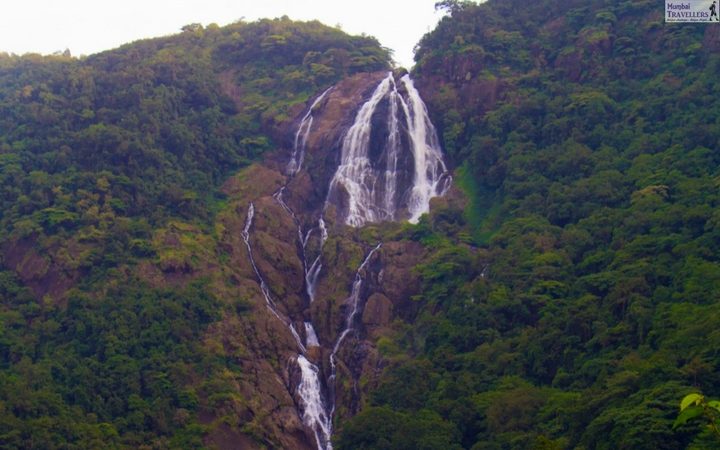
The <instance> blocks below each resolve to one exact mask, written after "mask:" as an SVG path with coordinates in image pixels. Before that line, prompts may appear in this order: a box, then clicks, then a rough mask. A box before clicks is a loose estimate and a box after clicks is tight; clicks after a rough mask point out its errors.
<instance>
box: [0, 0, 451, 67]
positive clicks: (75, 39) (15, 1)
mask: <svg viewBox="0 0 720 450" xmlns="http://www.w3.org/2000/svg"><path fill="white" fill-rule="evenodd" d="M435 2H436V0H112V1H111V0H0V51H5V52H9V53H17V54H22V53H27V52H35V53H43V54H48V53H53V52H56V51H63V50H65V49H66V48H67V49H70V51H71V52H72V54H73V55H76V56H78V55H89V54H92V53H96V52H99V51H102V50H108V49H111V48H115V47H118V46H120V45H121V44H125V43H128V42H132V41H134V40H137V39H142V38H148V37H155V36H164V35H168V34H174V33H176V32H179V30H180V27H182V26H183V25H186V24H189V23H194V22H199V23H202V24H203V25H207V24H210V23H217V24H218V25H226V24H228V23H231V22H235V21H237V20H238V19H240V18H244V19H245V20H247V21H250V20H255V19H258V18H263V17H269V18H274V17H280V16H283V15H287V16H289V17H290V18H292V19H296V20H312V19H318V20H320V21H321V22H323V23H326V24H328V25H340V26H341V27H342V29H343V30H345V31H346V32H348V33H350V34H360V33H366V34H369V35H372V36H375V37H376V38H378V40H379V41H380V43H381V44H382V45H384V46H385V47H389V48H391V49H393V50H394V51H395V59H396V60H397V61H398V62H399V63H400V65H404V66H407V67H408V68H409V67H410V66H411V65H412V62H413V60H412V49H413V46H414V45H415V44H416V43H417V42H418V40H419V39H420V38H421V37H422V35H423V34H425V33H426V32H428V31H429V30H430V29H432V27H434V26H435V24H436V23H437V21H438V19H439V18H440V16H441V14H440V13H437V12H435V9H434V4H435Z"/></svg>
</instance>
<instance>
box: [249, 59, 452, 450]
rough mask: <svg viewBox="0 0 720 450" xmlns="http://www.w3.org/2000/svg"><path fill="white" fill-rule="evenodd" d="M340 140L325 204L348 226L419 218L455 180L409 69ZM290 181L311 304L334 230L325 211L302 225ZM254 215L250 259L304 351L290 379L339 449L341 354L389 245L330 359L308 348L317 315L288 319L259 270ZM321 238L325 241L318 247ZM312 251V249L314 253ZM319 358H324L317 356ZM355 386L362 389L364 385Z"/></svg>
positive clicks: (325, 440)
mask: <svg viewBox="0 0 720 450" xmlns="http://www.w3.org/2000/svg"><path fill="white" fill-rule="evenodd" d="M331 89H332V88H330V89H327V90H326V91H325V92H323V93H322V94H321V95H319V96H318V97H317V98H316V99H315V100H314V101H313V102H312V104H311V105H310V108H309V109H308V111H307V112H306V113H305V115H304V116H303V117H302V119H301V120H300V123H299V125H298V129H297V131H296V133H295V139H294V142H293V151H292V154H291V158H290V161H289V162H288V165H287V167H286V172H287V174H288V175H289V177H290V178H292V177H293V176H294V175H296V174H297V173H298V171H299V170H301V168H302V165H303V161H304V158H305V153H306V150H307V143H308V138H309V136H310V132H311V130H312V126H313V121H314V116H313V114H314V113H315V112H316V110H317V107H318V105H320V104H321V102H322V101H323V99H324V98H325V97H326V96H327V94H328V93H329V92H330V90H331ZM340 145H341V151H340V162H339V165H338V167H337V169H336V170H335V173H334V175H333V177H332V179H331V181H330V185H329V188H328V193H327V198H326V201H325V208H327V206H328V205H329V204H331V203H332V204H334V205H335V206H336V207H337V208H338V213H339V218H340V220H343V221H344V222H345V223H346V224H347V225H350V226H353V227H359V226H362V225H364V224H366V223H369V222H378V221H385V220H410V221H411V222H417V220H418V219H419V218H420V216H421V215H422V214H424V213H426V212H428V210H429V203H430V199H431V198H432V197H435V196H439V195H443V194H444V193H445V191H446V190H447V188H448V186H449V185H450V181H451V179H450V176H449V173H448V170H447V167H446V166H445V163H444V162H443V156H442V152H441V149H440V144H439V140H438V136H437V132H436V131H435V128H434V127H433V125H432V123H431V121H430V118H429V116H428V112H427V108H426V107H425V104H424V103H423V101H422V99H421V98H420V95H419V93H418V91H417V90H416V89H415V87H414V85H413V82H412V80H411V79H410V77H409V76H408V75H405V76H403V77H402V78H400V79H399V80H398V81H396V80H395V77H394V76H393V74H392V73H389V74H388V75H387V77H385V78H384V79H383V80H382V81H381V82H380V83H379V84H378V85H377V86H376V87H375V89H374V90H373V92H372V94H371V95H370V98H369V99H368V100H367V101H365V102H364V103H363V104H362V105H361V106H360V108H359V110H358V112H357V113H356V115H355V119H354V122H353V123H352V125H351V126H350V127H349V128H348V130H347V131H346V133H345V134H344V136H343V138H342V140H341V143H340ZM286 187H287V184H285V185H284V186H282V187H281V188H280V189H278V190H277V191H276V192H275V193H274V194H273V198H274V199H275V200H276V201H277V203H278V204H279V205H280V206H281V207H282V209H283V211H285V212H286V213H287V214H289V215H290V216H291V217H292V220H293V222H294V224H295V226H296V227H297V242H298V246H297V247H298V256H299V257H300V258H302V264H303V270H304V276H305V278H304V282H305V283H304V284H305V293H306V305H305V306H306V307H308V306H309V305H310V304H312V303H313V302H314V301H315V296H316V287H317V283H318V279H319V276H320V273H321V271H322V269H323V264H322V253H323V247H324V245H325V243H326V242H327V240H328V230H327V227H326V224H325V221H324V219H323V214H321V215H320V217H319V218H318V221H317V225H311V226H310V227H309V229H307V230H306V231H305V232H304V231H303V223H302V222H301V219H300V218H299V217H298V216H297V215H296V214H295V213H294V211H293V210H292V208H291V207H290V206H289V205H288V204H287V203H285V201H284V199H283V194H284V192H285V189H286ZM323 212H324V209H323ZM254 214H255V207H254V205H253V203H250V205H249V207H248V214H247V221H246V223H245V227H244V229H243V231H242V237H243V240H244V241H245V245H246V247H247V250H248V255H249V258H250V262H251V265H252V268H253V270H254V272H255V276H256V277H257V280H258V282H259V284H260V290H261V292H262V294H263V296H264V298H265V302H266V304H267V307H268V309H270V311H271V312H272V314H273V315H274V316H275V317H277V318H278V319H279V320H280V321H282V322H283V323H284V324H285V325H286V326H287V328H288V330H289V331H290V333H291V334H292V335H293V338H294V339H295V341H296V343H297V349H298V355H297V358H293V359H292V361H293V362H294V363H297V366H298V368H299V370H300V381H299V383H298V384H297V385H295V386H288V389H289V390H290V391H291V393H294V395H296V397H295V398H296V399H297V402H298V409H299V412H300V414H301V418H302V421H303V423H304V424H305V425H306V426H307V427H308V428H309V429H310V430H312V433H313V435H314V437H315V441H316V445H317V448H318V449H319V450H332V443H331V437H332V432H333V423H332V420H333V416H334V413H335V409H336V400H335V388H336V379H337V362H338V354H339V352H340V350H341V349H342V348H343V345H344V343H345V341H346V340H347V338H348V336H349V335H351V334H352V333H354V332H356V330H357V326H358V317H359V315H361V313H362V309H363V301H362V299H361V295H362V291H363V289H362V288H363V283H364V281H365V278H366V274H367V266H368V265H369V264H370V261H371V259H372V257H373V255H374V254H375V253H376V252H377V251H378V250H379V249H380V247H381V245H382V244H381V243H380V244H378V245H377V246H375V247H374V248H372V249H371V250H370V251H369V252H368V253H367V255H366V256H365V258H364V259H363V261H362V263H361V264H360V266H359V267H358V268H357V271H356V272H355V277H354V279H353V282H352V286H351V289H350V294H349V296H348V297H347V299H346V300H345V305H346V308H345V309H344V311H345V317H344V321H343V328H342V329H341V330H339V333H338V334H337V337H336V339H335V341H334V342H333V345H332V348H331V350H330V352H329V356H328V353H327V352H325V353H324V355H325V358H328V359H323V356H322V355H323V352H315V351H313V352H310V353H308V348H311V347H312V348H315V347H320V340H319V339H318V335H317V333H316V332H315V328H314V326H313V322H312V319H311V318H309V317H307V316H306V317H304V318H303V319H302V321H301V320H299V318H298V317H294V318H288V317H285V316H284V315H283V314H282V313H281V312H280V311H278V309H277V306H276V303H275V301H274V300H273V298H272V296H271V292H270V289H269V288H268V286H267V284H266V283H265V280H264V278H263V276H262V274H261V273H260V271H259V270H258V267H257V265H256V263H255V260H254V256H253V252H252V245H251V243H250V231H251V228H252V224H253V218H254ZM311 238H312V239H317V241H315V240H313V241H312V242H313V245H312V246H311V247H310V249H309V246H308V244H309V242H310V241H311ZM315 242H317V243H319V245H318V246H317V247H316V246H315ZM315 252H317V254H315ZM309 253H312V257H311V256H310V255H309ZM303 315H306V313H303ZM295 323H297V324H302V327H304V329H303V330H301V331H303V332H304V339H302V338H301V337H300V334H299V333H298V331H297V330H296V328H295ZM318 355H320V356H318ZM318 357H319V358H321V361H316V360H315V358H318ZM311 360H312V361H311ZM322 361H327V362H329V367H328V368H327V369H326V371H325V375H327V378H324V377H323V372H322V371H321V370H320V367H322ZM355 381H357V380H355ZM353 392H354V393H355V394H357V385H355V387H354V391H353Z"/></svg>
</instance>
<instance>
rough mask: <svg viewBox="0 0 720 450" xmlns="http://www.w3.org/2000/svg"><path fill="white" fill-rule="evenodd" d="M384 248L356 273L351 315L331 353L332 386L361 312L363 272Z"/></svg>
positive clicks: (373, 250) (371, 253)
mask: <svg viewBox="0 0 720 450" xmlns="http://www.w3.org/2000/svg"><path fill="white" fill-rule="evenodd" d="M381 246H382V243H379V244H378V245H377V246H376V247H375V248H373V249H372V250H370V252H368V254H367V256H366V257H365V259H364V260H363V262H362V264H360V267H358V269H357V271H356V272H355V280H354V281H353V285H352V290H351V291H350V297H348V298H347V303H349V304H350V314H348V315H346V316H345V328H344V329H343V330H342V332H341V333H340V336H339V337H338V338H337V340H336V341H335V345H334V346H333V349H332V353H330V381H331V383H330V384H331V385H334V384H335V378H336V359H337V353H338V352H339V351H340V346H341V345H342V343H343V341H344V340H345V338H346V337H347V335H348V334H350V332H352V331H353V329H354V325H355V320H356V316H357V315H358V312H359V311H360V294H361V288H362V284H363V276H362V273H363V270H364V269H365V266H367V265H368V263H369V262H370V258H372V256H373V254H375V252H376V251H378V250H379V249H380V247H381ZM334 413H335V402H334V401H333V404H332V408H331V411H330V417H332V416H333V414H334Z"/></svg>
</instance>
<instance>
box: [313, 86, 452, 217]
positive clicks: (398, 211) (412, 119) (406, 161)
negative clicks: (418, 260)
mask: <svg viewBox="0 0 720 450" xmlns="http://www.w3.org/2000/svg"><path fill="white" fill-rule="evenodd" d="M400 85H401V88H400V89H398V85H397V83H396V82H395V78H394V76H393V74H392V73H389V74H388V76H387V77H386V78H385V79H383V80H382V81H381V82H380V84H379V85H378V86H377V88H375V91H374V92H373V93H372V95H371V97H370V99H369V100H368V101H367V102H365V104H363V105H362V107H361V108H360V110H359V111H358V113H357V115H356V116H355V121H354V123H353V124H352V126H351V127H350V128H349V129H348V131H347V133H346V134H345V138H344V139H343V141H342V151H341V158H340V164H339V165H338V168H337V170H336V171H335V175H334V176H333V178H332V180H331V181H330V188H329V190H328V200H327V202H326V204H327V203H335V205H336V206H338V208H339V209H340V212H341V214H342V215H343V218H344V220H345V223H346V224H347V225H350V226H354V227H359V226H362V225H364V224H365V223H368V222H379V221H383V220H397V219H407V220H410V221H411V222H417V221H418V219H419V218H420V216H421V215H422V214H424V213H426V212H428V211H429V209H430V199H431V198H432V197H436V196H440V195H443V194H444V193H445V191H446V190H447V188H448V186H449V185H450V175H449V173H448V171H447V167H446V166H445V163H444V162H443V158H442V152H441V150H440V144H439V140H438V137H437V132H436V131H435V127H433V125H432V122H431V121H430V118H429V116H428V112H427V108H426V107H425V104H424V103H423V101H422V99H421V98H420V94H419V93H418V91H417V89H415V86H414V85H413V82H412V80H411V79H410V77H409V75H405V76H403V77H402V78H401V79H400ZM383 108H385V109H387V114H386V115H385V116H382V115H380V116H378V115H379V114H382V110H383ZM378 117H380V118H382V120H381V121H380V122H378ZM373 127H375V129H374V128H373ZM382 127H387V130H383V129H381V128H382ZM377 155H380V157H377ZM374 156H375V157H374Z"/></svg>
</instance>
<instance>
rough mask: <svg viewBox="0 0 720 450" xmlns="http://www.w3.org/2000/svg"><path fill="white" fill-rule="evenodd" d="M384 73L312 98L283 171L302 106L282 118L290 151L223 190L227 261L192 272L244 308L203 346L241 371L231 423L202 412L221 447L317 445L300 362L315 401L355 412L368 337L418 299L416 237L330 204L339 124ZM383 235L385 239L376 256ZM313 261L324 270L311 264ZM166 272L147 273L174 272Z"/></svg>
mask: <svg viewBox="0 0 720 450" xmlns="http://www.w3.org/2000/svg"><path fill="white" fill-rule="evenodd" d="M385 78H387V73H365V74H358V75H355V76H353V77H350V78H348V79H346V80H344V81H342V82H341V83H339V84H337V85H336V86H334V87H333V88H332V89H331V90H330V91H328V92H327V93H326V95H325V96H324V97H323V98H322V99H321V101H316V102H315V104H314V108H313V110H312V111H309V112H310V113H312V116H313V123H312V127H311V129H310V131H309V133H308V134H307V136H305V139H306V145H305V146H304V149H303V151H304V152H305V153H304V155H303V160H302V165H301V166H299V167H296V168H295V170H288V167H287V163H288V160H289V159H290V157H291V155H292V154H293V153H292V150H293V149H292V148H290V147H292V146H293V145H296V144H297V136H296V130H297V129H298V127H299V126H300V125H301V123H300V121H301V119H302V118H303V117H306V116H307V114H308V111H301V112H299V113H298V118H297V120H296V121H295V122H293V123H292V124H289V126H288V128H287V141H286V142H287V143H288V147H289V148H286V149H283V150H279V151H278V152H277V153H275V154H273V155H271V156H270V157H269V158H268V159H267V160H266V162H264V163H261V164H256V165H253V166H251V167H249V168H248V169H246V170H244V171H243V172H241V173H240V174H238V175H237V176H236V177H234V178H233V179H231V180H228V182H227V183H226V184H225V186H224V192H225V193H226V194H227V195H228V198H229V203H228V206H227V207H226V208H225V210H224V211H223V212H222V213H221V214H220V215H219V216H218V220H217V225H216V230H217V232H218V236H217V238H218V244H217V249H215V251H216V252H217V253H218V254H222V255H223V258H224V259H225V261H226V262H225V263H224V264H222V268H218V267H215V268H214V267H213V264H212V263H211V262H210V261H208V262H207V264H206V267H204V268H196V269H193V270H195V271H199V272H205V271H213V270H215V271H221V272H222V276H220V277H218V290H221V291H223V295H224V296H227V295H237V296H239V297H241V298H243V299H245V300H247V301H248V302H249V303H250V304H251V305H252V314H247V315H242V316H238V315H235V314H227V315H226V317H225V318H224V319H223V320H222V321H221V322H219V323H217V324H216V325H215V326H213V327H212V328H211V330H210V332H209V335H208V337H207V345H208V350H209V351H211V352H220V353H223V354H225V355H227V354H230V355H232V357H233V358H236V359H237V362H238V367H239V370H238V372H237V373H229V374H228V377H229V378H230V379H231V380H232V383H233V386H235V389H236V392H237V394H238V395H237V398H236V401H235V402H234V403H232V406H226V408H230V409H232V410H233V411H232V414H231V416H232V417H234V418H235V420H236V421H237V422H236V423H221V422H222V421H221V420H220V419H221V418H222V417H223V416H226V413H227V411H217V412H215V413H212V414H207V415H206V417H205V421H206V422H207V423H208V424H214V427H212V429H213V430H214V431H213V432H212V433H211V434H210V435H209V437H208V441H209V443H211V444H214V445H217V446H218V447H221V448H230V447H233V445H237V442H241V439H246V440H247V436H248V435H249V436H250V437H251V438H252V439H250V440H248V441H247V442H246V443H245V445H247V446H248V447H251V446H252V445H250V444H249V443H251V442H255V443H258V445H271V446H274V447H283V448H314V447H317V446H325V445H327V439H326V438H327V437H323V436H322V432H319V431H318V430H319V426H315V425H313V422H312V420H309V419H308V417H307V413H306V412H305V411H306V409H307V408H308V405H307V402H308V399H307V398H306V397H304V395H303V393H302V392H300V391H301V390H300V389H299V386H300V384H301V382H302V381H303V377H304V376H306V375H307V374H304V373H303V372H302V371H301V369H300V366H299V364H298V358H301V357H302V358H307V361H309V363H310V364H312V365H313V366H314V367H316V368H317V380H318V382H319V388H318V390H319V392H318V395H319V398H318V400H317V401H318V402H319V404H320V406H321V407H322V408H325V409H326V410H327V411H326V413H327V415H332V414H334V416H335V421H336V422H337V421H338V420H339V419H340V420H342V418H346V417H348V416H351V415H353V414H354V413H356V412H357V411H358V409H359V407H360V406H361V405H362V404H363V402H364V399H365V395H366V393H367V392H368V389H370V388H371V387H372V386H373V383H374V380H375V379H376V378H377V376H378V375H379V373H380V371H381V370H382V367H383V362H382V358H381V357H380V355H379V353H378V350H377V347H376V344H375V342H376V340H377V339H378V338H379V337H381V336H382V335H383V333H385V332H387V326H388V325H389V324H390V323H391V322H392V320H393V318H394V317H395V315H396V314H397V313H398V311H402V310H403V309H407V307H408V305H409V302H410V298H411V296H412V295H414V294H416V287H417V286H419V280H417V274H415V273H414V272H413V270H412V269H413V267H414V266H415V265H417V264H418V263H419V262H420V261H422V259H423V257H424V250H423V248H422V246H420V245H419V244H418V243H416V242H411V241H404V240H400V241H392V240H391V239H390V240H388V239H387V234H388V233H386V232H384V231H383V228H387V227H390V228H393V227H397V225H393V224H387V225H383V226H380V227H377V226H371V227H366V228H354V227H351V226H348V225H347V224H346V222H345V219H346V218H347V211H346V210H345V209H344V207H345V204H343V203H342V202H336V201H333V199H332V198H331V199H330V200H329V201H328V198H329V196H328V192H329V189H330V186H331V184H332V180H333V177H334V176H335V173H336V171H337V167H338V165H339V164H340V160H341V157H342V151H343V147H342V146H343V139H344V137H345V135H346V133H347V130H348V129H349V128H350V127H351V126H352V124H353V121H354V120H355V117H356V115H357V113H358V111H359V109H360V108H361V107H362V105H363V104H364V103H365V102H366V101H367V100H368V98H369V97H370V96H371V95H372V94H373V92H374V91H375V89H376V88H377V86H378V84H379V83H380V82H381V81H382V80H383V79H385ZM386 103H387V102H386ZM308 107H309V105H308ZM388 107H389V106H388V105H387V104H386V105H385V106H384V107H381V108H380V109H379V110H378V112H377V115H376V116H375V118H374V119H373V128H376V131H374V132H373V133H374V136H373V137H372V140H374V141H375V142H372V143H371V149H374V150H371V151H378V150H377V149H378V148H381V147H383V146H384V144H378V143H377V141H378V140H380V141H382V140H383V138H382V137H380V138H379V137H377V135H378V134H384V133H386V131H387V125H386V123H385V121H384V120H383V118H384V117H386V114H387V108H388ZM376 123H377V125H376ZM383 127H385V128H383ZM403 127H404V128H405V129H407V127H408V125H407V124H405V125H403ZM378 129H379V131H377V130H378ZM295 150H297V149H295ZM375 156H377V155H375ZM404 177H405V178H411V175H410V174H408V173H405V175H404ZM406 181H407V180H406ZM409 183H410V181H407V184H409ZM251 204H252V211H251V210H250V208H249V207H250V205H251ZM249 214H252V217H251V218H250V220H248V215H249ZM321 219H322V220H321ZM321 221H322V223H321ZM244 230H247V238H248V239H247V244H248V245H246V244H245V241H244V240H243V231H244ZM325 233H327V234H325ZM383 235H385V239H383ZM380 241H384V242H383V243H382V246H380V247H379V248H377V250H376V251H374V252H373V251H372V250H373V249H374V248H375V247H376V246H377V245H378V244H379V243H380ZM249 249H250V250H251V252H252V255H250V253H249V251H248V250H249ZM313 263H315V266H313ZM253 265H254V266H253ZM317 265H320V266H321V268H319V270H317V271H315V270H314V269H313V267H315V268H317ZM174 270H175V269H172V268H171V269H168V268H165V269H164V272H163V269H162V268H156V269H155V272H163V273H164V276H166V277H172V276H173V275H172V272H173V271H174ZM145 272H146V273H148V274H150V273H153V270H147V268H146V270H145ZM191 272H192V271H191ZM184 276H188V277H191V276H192V274H191V273H185V275H184ZM358 281H359V282H358ZM308 324H311V325H310V327H308ZM310 334H315V335H314V336H311V335H310ZM226 422H227V421H226ZM329 426H330V427H331V426H332V424H330V425H329ZM321 431H322V430H321ZM242 436H245V437H244V438H243V437H242ZM242 442H245V441H242ZM253 445H254V444H253Z"/></svg>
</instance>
